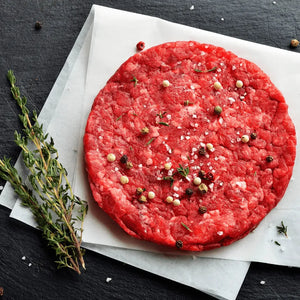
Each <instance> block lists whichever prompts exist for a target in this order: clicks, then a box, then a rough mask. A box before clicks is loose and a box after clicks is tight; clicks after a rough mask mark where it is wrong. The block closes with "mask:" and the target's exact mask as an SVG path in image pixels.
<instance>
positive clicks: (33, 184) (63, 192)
mask: <svg viewBox="0 0 300 300" xmlns="http://www.w3.org/2000/svg"><path fill="white" fill-rule="evenodd" d="M7 78H8V80H9V82H10V85H11V93H12V96H13V98H14V99H15V100H16V101H17V103H18V105H19V107H20V109H21V112H22V114H20V115H19V118H20V120H21V122H22V124H23V127H24V128H23V133H24V134H23V135H22V134H20V133H18V132H15V142H16V144H17V145H18V146H19V147H20V148H21V150H22V157H23V162H24V164H25V166H26V168H27V169H28V170H29V175H28V177H27V180H26V182H29V184H27V183H25V181H23V179H22V178H21V177H20V176H19V174H18V171H17V170H16V169H15V168H14V167H13V166H12V165H11V163H10V159H8V158H6V157H4V158H3V159H0V176H1V177H2V178H3V179H4V180H6V181H8V182H10V184H11V185H12V187H13V188H14V190H15V192H16V194H17V195H18V196H19V197H20V199H21V201H22V204H23V205H24V206H27V207H28V208H29V209H30V210H31V212H32V213H33V215H34V217H35V221H36V223H37V225H38V228H39V229H40V230H41V231H42V234H43V237H44V238H45V239H46V241H47V243H48V245H49V247H51V248H52V249H53V250H54V251H55V253H56V257H57V260H56V263H57V267H58V268H63V267H67V268H70V269H72V270H74V271H76V272H77V273H78V274H80V273H81V267H82V268H83V269H85V263H84V260H83V255H84V250H83V249H82V248H81V241H82V232H83V227H82V225H83V220H84V218H85V215H86V213H87V203H86V201H83V200H81V199H80V198H79V197H77V196H75V195H74V194H73V191H72V188H71V185H70V183H69V181H68V178H67V171H66V169H65V168H64V167H63V166H62V164H61V163H60V162H59V160H58V152H57V150H56V148H55V147H54V141H53V139H52V138H51V137H48V134H45V133H44V132H43V125H40V124H39V123H38V120H37V114H36V112H33V116H32V118H31V119H32V121H31V119H30V117H29V110H28V108H27V107H26V102H27V100H26V98H25V97H22V96H21V95H20V90H19V88H18V87H16V86H15V83H16V78H15V76H14V74H13V72H12V71H11V70H10V71H8V74H7ZM28 142H30V144H32V145H33V146H34V147H31V146H28ZM31 148H34V150H31Z"/></svg>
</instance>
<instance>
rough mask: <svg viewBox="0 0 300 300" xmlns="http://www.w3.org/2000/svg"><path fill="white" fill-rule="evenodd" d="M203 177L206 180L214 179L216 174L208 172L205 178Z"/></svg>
mask: <svg viewBox="0 0 300 300" xmlns="http://www.w3.org/2000/svg"><path fill="white" fill-rule="evenodd" d="M203 179H206V180H209V181H213V180H214V174H213V173H210V172H208V173H206V175H205V178H203Z"/></svg>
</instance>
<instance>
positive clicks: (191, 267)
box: [0, 6, 250, 299]
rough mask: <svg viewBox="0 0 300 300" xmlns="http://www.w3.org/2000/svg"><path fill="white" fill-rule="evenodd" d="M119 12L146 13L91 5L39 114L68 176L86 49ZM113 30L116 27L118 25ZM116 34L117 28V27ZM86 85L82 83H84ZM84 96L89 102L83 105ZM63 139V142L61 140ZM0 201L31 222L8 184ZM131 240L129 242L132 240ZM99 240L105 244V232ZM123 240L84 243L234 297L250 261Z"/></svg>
mask: <svg viewBox="0 0 300 300" xmlns="http://www.w3.org/2000/svg"><path fill="white" fill-rule="evenodd" d="M120 14H121V15H123V18H122V21H123V22H128V21H129V20H131V19H132V18H134V17H138V18H139V20H143V19H144V18H146V19H148V18H149V17H145V16H140V15H135V14H130V13H125V12H120V11H117V10H113V9H108V8H104V7H98V6H93V8H92V10H91V13H90V15H89V17H88V19H87V21H86V23H85V25H84V27H83V29H82V31H81V33H80V35H79V37H78V39H77V41H76V43H75V45H74V47H73V49H72V51H71V53H70V55H69V57H68V59H67V61H66V64H65V66H64V68H63V70H62V72H61V73H60V75H59V77H58V79H57V81H56V83H55V85H54V87H53V89H52V91H51V93H50V95H49V97H48V99H47V101H46V103H45V106H44V108H43V111H42V113H41V116H40V120H41V121H42V122H43V123H44V125H45V128H47V130H48V131H49V133H50V135H51V136H53V137H54V139H55V142H56V147H57V148H58V150H59V153H60V158H61V161H63V164H64V166H65V167H66V168H67V169H68V172H69V176H70V178H73V176H74V174H75V173H77V176H78V177H77V182H80V181H81V179H80V176H81V174H80V172H79V173H78V172H77V169H76V156H77V154H78V152H80V151H79V150H81V146H82V144H81V143H80V144H79V145H78V140H80V141H81V138H80V130H79V128H80V126H81V122H80V120H82V123H84V122H85V120H86V114H85V113H84V112H83V108H84V107H89V106H90V103H91V101H92V99H93V97H94V95H92V99H91V98H90V96H91V95H90V90H89V89H90V88H91V86H90V83H91V82H90V76H91V74H90V73H89V72H88V71H87V70H90V68H91V66H93V64H94V61H93V59H92V57H91V53H94V51H96V50H95V48H94V46H95V45H94V42H95V39H99V37H98V36H95V31H96V32H101V33H102V34H103V35H104V36H105V37H106V38H107V37H108V36H109V35H110V31H109V29H110V28H113V26H114V25H113V23H114V22H115V17H117V18H118V16H119V15H120ZM98 18H100V19H102V22H100V23H99V22H98ZM150 19H152V18H149V22H150ZM155 20H156V19H155ZM158 21H159V20H158ZM103 25H105V26H103ZM120 25H122V23H120V24H119V26H120ZM121 27H122V26H121ZM95 28H97V30H95ZM115 30H116V31H119V30H120V28H118V29H115ZM119 34H122V33H121V32H119ZM105 41H106V40H105ZM105 41H104V42H105ZM131 46H132V45H131ZM131 48H132V49H131V50H130V51H131V54H132V51H134V47H131ZM124 59H125V57H124ZM115 67H117V65H115ZM99 72H100V73H102V72H103V73H105V72H107V76H108V77H109V76H110V75H111V73H112V72H113V70H110V71H109V70H107V71H105V67H104V68H102V67H101V66H100V69H99V70H98V73H99ZM86 85H87V88H85V87H86ZM98 88H99V86H97V87H95V88H94V89H93V90H94V91H97V89H98ZM85 90H86V95H85V96H84V93H83V92H84V91H85ZM85 101H88V103H86V105H85ZM70 124H71V126H70ZM66 140H67V141H68V143H66ZM78 147H79V149H78ZM80 155H81V154H79V156H80ZM80 160H81V159H79V161H80ZM18 168H19V167H18ZM79 171H80V170H79ZM82 176H84V177H83V178H82V180H83V181H84V178H85V174H83V175H82ZM81 189H82V186H81V185H80V186H79V190H81ZM0 204H2V205H5V206H7V207H13V210H12V213H11V217H14V218H16V219H18V220H21V221H22V222H24V223H27V224H29V225H31V226H35V222H34V220H33V218H32V216H31V213H30V212H29V210H27V209H24V207H22V206H21V205H20V202H19V201H16V198H15V197H14V194H13V191H12V190H11V189H10V187H9V185H6V186H5V189H4V191H3V193H2V194H1V198H0ZM93 205H94V203H93V201H90V209H89V211H93V210H94V209H96V210H97V211H99V208H98V207H95V208H93ZM105 217H106V216H104V218H105ZM113 225H114V224H113ZM89 226H93V224H91V225H87V226H86V229H87V228H88V227H89ZM114 226H115V225H114ZM114 229H115V230H116V231H120V229H119V228H118V227H117V226H115V227H113V228H112V230H114ZM109 230H110V228H107V230H106V231H109ZM120 233H122V236H123V237H124V233H123V232H120ZM98 234H103V233H101V232H97V235H98ZM125 236H126V235H125ZM126 238H127V236H126ZM131 240H132V241H134V240H133V239H131ZM104 241H105V242H106V243H107V241H106V238H105V237H104ZM124 245H125V248H130V246H128V247H127V246H126V244H124ZM124 245H123V248H117V247H111V246H106V245H98V244H97V243H94V242H92V243H84V246H85V248H88V249H91V250H93V251H96V252H98V253H101V254H103V255H106V256H108V257H111V258H114V259H117V260H120V261H123V262H126V263H128V264H131V265H133V266H136V267H138V268H141V269H144V270H147V271H149V272H152V273H155V274H158V275H160V276H164V277H166V278H169V279H171V280H174V281H178V282H180V283H183V284H185V285H188V286H191V287H194V288H197V289H199V290H201V291H204V292H206V293H208V294H210V295H212V296H215V297H217V298H219V299H235V297H236V295H237V293H238V291H239V289H240V286H241V285H242V282H243V280H244V278H245V276H246V273H247V270H248V268H249V265H250V264H249V262H243V261H232V260H222V259H209V258H196V257H195V256H192V255H189V256H178V255H177V256H174V255H172V256H170V255H168V254H164V253H163V252H161V253H158V251H161V250H160V249H153V251H155V252H149V251H151V248H149V249H147V252H146V251H136V250H129V249H124ZM149 247H150V244H149Z"/></svg>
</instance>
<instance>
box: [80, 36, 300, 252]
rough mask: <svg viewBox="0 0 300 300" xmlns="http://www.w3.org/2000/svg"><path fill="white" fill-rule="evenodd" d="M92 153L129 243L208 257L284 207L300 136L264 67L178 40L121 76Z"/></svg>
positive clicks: (93, 169)
mask: <svg viewBox="0 0 300 300" xmlns="http://www.w3.org/2000/svg"><path fill="white" fill-rule="evenodd" d="M84 148H85V160H86V169H87V172H88V177H89V181H90V187H91V190H92V193H93V196H94V199H95V200H96V202H97V203H98V204H99V206H100V207H101V208H102V209H103V210H104V211H105V212H106V213H107V214H108V215H109V216H110V217H111V218H112V219H113V220H115V221H116V222H117V223H118V224H119V225H120V226H121V227H122V228H123V229H124V230H125V231H126V232H127V233H128V234H130V235H132V236H134V237H136V238H139V239H143V240H148V241H152V242H155V243H158V244H162V245H168V246H171V247H177V248H181V249H183V250H192V251H202V250H207V249H212V248H216V247H220V246H224V245H228V244H231V243H232V242H234V241H236V240H238V239H240V238H242V237H244V236H245V235H247V234H248V233H249V232H250V231H252V230H253V229H254V228H255V227H256V226H257V225H258V224H259V222H260V221H261V220H262V219H263V218H264V217H265V216H266V215H267V214H268V212H269V211H270V210H271V209H272V208H273V207H274V206H276V204H277V203H278V201H279V200H280V199H281V198H282V197H283V195H284V192H285V190H286V188H287V186H288V183H289V180H290V177H291V175H292V170H293V165H294V160H295V153H296V136H295V128H294V125H293V123H292V121H291V119H290V117H289V115H288V107H287V104H286V103H285V100H284V97H283V96H282V94H281V92H280V91H279V90H278V89H277V88H276V87H275V86H274V84H273V83H272V82H271V80H270V78H269V77H268V76H267V75H266V74H265V73H264V72H263V71H262V70H261V69H260V68H259V67H258V66H256V65H255V64H254V63H252V62H249V61H247V60H245V59H242V58H240V57H238V56H236V55H235V54H233V53H231V52H228V51H226V50H224V49H223V48H220V47H216V46H213V45H207V44H200V43H197V42H194V41H190V42H170V43H165V44H162V45H158V46H155V47H153V48H150V49H148V50H146V51H143V52H140V53H137V54H135V55H134V56H132V57H130V58H129V59H128V60H127V61H126V62H125V63H123V64H122V65H121V67H120V68H119V69H118V70H117V71H116V73H115V74H114V75H113V76H112V77H111V78H110V80H109V81H108V82H107V84H106V86H105V87H104V88H103V89H102V90H101V91H100V92H99V94H98V95H97V97H96V99H95V101H94V104H93V107H92V110H91V112H90V115H89V118H88V121H87V125H86V132H85V136H84Z"/></svg>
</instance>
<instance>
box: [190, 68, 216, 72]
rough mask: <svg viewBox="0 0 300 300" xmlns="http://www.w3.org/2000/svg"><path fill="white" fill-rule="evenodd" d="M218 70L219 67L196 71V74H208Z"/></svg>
mask: <svg viewBox="0 0 300 300" xmlns="http://www.w3.org/2000/svg"><path fill="white" fill-rule="evenodd" d="M216 69H217V67H213V68H211V69H209V70H199V69H195V72H198V73H208V72H213V71H215V70H216Z"/></svg>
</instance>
